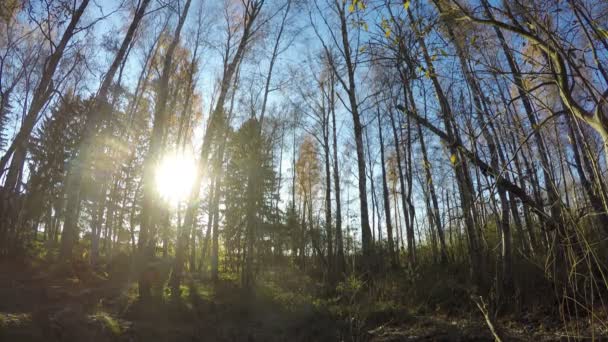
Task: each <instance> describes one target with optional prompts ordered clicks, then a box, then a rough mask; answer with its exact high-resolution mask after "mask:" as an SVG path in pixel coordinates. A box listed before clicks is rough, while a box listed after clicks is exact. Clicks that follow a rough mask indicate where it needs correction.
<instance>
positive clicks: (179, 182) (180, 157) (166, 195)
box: [156, 152, 197, 206]
mask: <svg viewBox="0 0 608 342" xmlns="http://www.w3.org/2000/svg"><path fill="white" fill-rule="evenodd" d="M196 172H197V170H196V163H195V158H194V156H193V155H192V154H191V153H182V152H180V153H170V154H167V155H165V156H164V157H163V158H162V160H161V162H160V164H159V165H158V168H157V169H156V188H157V190H158V193H159V194H160V197H161V198H162V199H163V200H165V201H167V203H169V204H170V205H172V206H176V205H177V204H179V203H180V202H182V201H184V200H186V199H187V198H188V196H189V195H190V191H191V189H192V186H193V185H194V179H195V178H196Z"/></svg>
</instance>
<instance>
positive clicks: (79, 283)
mask: <svg viewBox="0 0 608 342" xmlns="http://www.w3.org/2000/svg"><path fill="white" fill-rule="evenodd" d="M110 278H111V277H110ZM270 278H272V279H273V280H269V281H259V284H258V286H257V287H256V289H255V291H254V293H253V294H251V293H244V292H243V291H242V290H240V288H239V286H238V283H237V282H236V281H235V280H231V279H222V280H221V281H220V283H219V284H218V285H217V286H215V287H213V286H211V285H209V284H208V283H207V282H205V281H200V280H196V281H195V280H191V281H189V285H188V286H184V287H183V291H182V297H181V298H180V300H178V301H172V300H170V299H169V298H166V299H165V300H159V301H157V302H154V303H147V304H146V305H143V304H141V303H140V302H138V301H137V300H136V298H137V296H136V286H135V284H133V283H132V282H131V283H129V282H126V283H125V282H122V285H121V284H119V283H118V282H117V281H115V280H111V279H108V277H107V275H106V274H105V273H95V272H86V271H81V272H67V273H66V272H64V271H62V272H59V271H57V270H56V269H55V268H53V267H52V266H48V265H46V266H44V267H43V266H40V265H39V266H32V265H31V264H28V263H17V262H5V263H3V264H0V341H247V342H249V341H356V340H357V341H358V340H362V341H493V338H492V335H491V334H490V332H489V330H488V328H487V327H486V326H485V325H484V323H483V319H482V318H481V315H479V314H477V313H475V312H471V313H470V314H469V315H462V314H460V315H445V314H441V313H434V314H431V315H429V314H425V315H416V314H413V313H412V312H411V311H410V310H408V309H406V308H403V307H399V306H395V305H390V306H386V305H375V304H374V305H367V304H364V303H358V301H357V300H351V301H350V303H347V304H344V303H343V302H340V301H339V300H338V299H322V298H319V297H318V296H317V297H315V296H313V295H311V293H310V292H311V291H310V286H309V284H308V285H307V284H305V282H304V281H303V280H302V279H303V278H302V277H299V278H298V277H297V276H294V275H293V274H291V273H288V272H282V273H281V275H280V276H277V277H270ZM280 279H283V280H280ZM312 286H314V285H312ZM499 323H500V326H501V329H502V330H503V333H504V336H506V339H505V340H506V341H531V340H535V341H556V340H564V341H565V340H568V338H567V337H566V334H565V333H563V331H562V330H563V329H562V325H561V324H560V322H559V321H555V320H552V319H548V318H546V317H542V316H540V318H537V319H531V318H530V317H526V318H525V319H519V320H518V321H516V320H514V319H505V320H502V321H500V322H499ZM570 340H572V339H570Z"/></svg>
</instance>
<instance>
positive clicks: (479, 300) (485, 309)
mask: <svg viewBox="0 0 608 342" xmlns="http://www.w3.org/2000/svg"><path fill="white" fill-rule="evenodd" d="M471 300H472V301H473V302H474V303H475V305H477V308H479V311H481V314H482V315H483V317H484V318H485V320H486V324H487V326H488V328H490V331H491V332H492V335H493V336H494V340H495V341H496V342H502V341H503V340H502V338H501V337H500V334H499V332H498V330H497V329H496V325H495V324H494V323H495V322H494V320H493V319H492V316H490V313H489V312H488V307H487V305H486V302H485V301H484V300H483V297H482V296H475V295H472V296H471Z"/></svg>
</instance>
